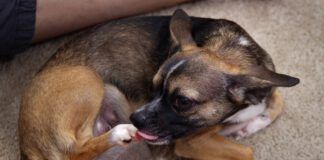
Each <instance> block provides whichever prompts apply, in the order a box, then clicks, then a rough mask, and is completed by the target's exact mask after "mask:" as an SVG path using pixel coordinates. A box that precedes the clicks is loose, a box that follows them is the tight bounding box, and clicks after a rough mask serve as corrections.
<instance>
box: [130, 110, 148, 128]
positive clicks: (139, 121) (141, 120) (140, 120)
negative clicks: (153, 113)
mask: <svg viewBox="0 0 324 160" xmlns="http://www.w3.org/2000/svg"><path fill="white" fill-rule="evenodd" d="M130 120H131V122H132V123H133V124H134V126H135V127H137V128H143V127H144V126H145V120H146V117H145V115H144V114H142V113H141V112H135V113H133V114H131V116H130Z"/></svg>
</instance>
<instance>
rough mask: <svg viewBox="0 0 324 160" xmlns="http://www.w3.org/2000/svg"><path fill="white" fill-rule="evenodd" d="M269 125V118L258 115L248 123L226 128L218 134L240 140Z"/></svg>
mask: <svg viewBox="0 0 324 160" xmlns="http://www.w3.org/2000/svg"><path fill="white" fill-rule="evenodd" d="M270 123H271V119H270V117H269V116H267V115H259V116H257V117H255V118H253V119H251V120H249V121H246V122H242V123H238V124H231V125H229V126H226V127H225V128H224V129H223V130H222V131H220V132H219V134H220V135H223V136H233V137H235V138H236V139H241V138H244V137H248V136H250V135H252V134H253V133H256V132H258V131H259V130H261V129H263V128H265V127H267V126H268V125H269V124H270Z"/></svg>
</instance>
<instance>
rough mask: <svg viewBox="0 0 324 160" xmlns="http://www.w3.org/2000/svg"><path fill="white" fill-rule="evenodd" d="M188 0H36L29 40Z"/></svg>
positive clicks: (39, 39)
mask: <svg viewBox="0 0 324 160" xmlns="http://www.w3.org/2000/svg"><path fill="white" fill-rule="evenodd" d="M186 1H190V0H154V1H142V0H122V1H121V0H37V11H36V26H35V28H36V29H35V34H34V37H33V40H32V41H33V43H36V42H40V41H43V40H46V39H49V38H53V37H56V36H60V35H62V34H65V33H69V32H72V31H76V30H80V29H82V28H85V27H89V26H93V25H95V24H98V23H102V22H105V21H108V20H113V19H117V18H121V17H126V16H131V15H137V14H141V13H146V12H149V11H153V10H157V9H161V8H164V7H168V6H172V5H175V4H178V3H182V2H186Z"/></svg>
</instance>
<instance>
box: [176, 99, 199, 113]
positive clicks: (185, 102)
mask: <svg viewBox="0 0 324 160" xmlns="http://www.w3.org/2000/svg"><path fill="white" fill-rule="evenodd" d="M194 104H195V101H193V100H191V99H189V98H187V97H185V96H176V98H175V99H174V101H173V106H174V109H175V110H177V111H179V112H181V111H186V110H188V109H190V108H191V107H192V106H194Z"/></svg>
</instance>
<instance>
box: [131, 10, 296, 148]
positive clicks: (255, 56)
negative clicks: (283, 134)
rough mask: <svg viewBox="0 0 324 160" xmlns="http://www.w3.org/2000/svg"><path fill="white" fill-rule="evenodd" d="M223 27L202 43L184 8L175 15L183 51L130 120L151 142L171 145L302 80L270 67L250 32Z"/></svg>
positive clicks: (170, 61) (172, 30)
mask: <svg viewBox="0 0 324 160" xmlns="http://www.w3.org/2000/svg"><path fill="white" fill-rule="evenodd" d="M218 31H219V34H218V36H215V37H214V38H210V39H209V40H208V42H206V43H205V44H204V45H203V46H201V47H198V46H197V45H196V43H195V41H194V40H193V37H192V35H191V20H190V17H189V16H188V15H187V14H186V13H185V12H184V11H182V10H178V11H176V12H175V13H174V15H173V16H172V18H171V21H170V33H171V36H172V39H173V41H174V43H175V44H176V45H178V46H179V48H180V49H179V51H177V53H175V54H174V55H173V56H172V57H171V58H169V59H168V60H167V61H166V62H164V64H163V65H162V66H161V67H160V69H159V71H158V73H157V74H156V75H155V76H154V79H153V85H154V88H155V89H154V90H155V92H156V96H155V98H153V100H152V101H151V102H149V103H147V104H146V105H144V106H142V107H141V108H140V109H139V110H137V111H136V112H135V113H133V114H132V115H131V118H130V119H131V121H132V122H133V123H134V125H135V126H136V127H137V128H138V129H139V134H141V136H142V137H144V138H145V139H146V140H147V141H148V142H149V143H151V144H167V143H169V142H171V141H172V140H173V139H176V138H180V137H182V136H185V135H187V134H189V133H191V132H192V131H195V130H196V129H198V128H203V127H207V126H211V125H215V124H217V123H220V122H221V121H222V120H223V119H224V118H225V117H226V116H228V115H230V114H232V113H233V112H235V111H237V110H238V109H239V108H240V107H242V106H245V105H249V104H256V103H259V102H260V101H261V100H262V99H264V98H265V96H267V94H268V93H269V92H270V91H271V88H272V87H276V86H285V87H289V86H293V85H296V84H297V83H298V82H299V80H298V79H297V78H293V77H290V76H287V75H283V74H278V73H275V72H274V71H271V70H272V69H273V64H272V61H271V59H270V57H268V55H267V54H266V53H265V52H264V51H263V50H262V49H261V48H260V47H259V46H258V45H257V44H256V43H255V42H254V41H253V40H252V39H251V38H250V37H249V36H248V35H247V34H246V33H245V32H239V33H238V35H236V33H233V32H231V31H228V30H226V27H224V28H223V29H222V28H220V29H218ZM242 38H243V39H242ZM243 41H244V42H243ZM228 43H230V44H231V45H228ZM235 43H237V44H235ZM226 46H228V47H226ZM257 52H260V53H257ZM260 55H262V56H261V57H260Z"/></svg>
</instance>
